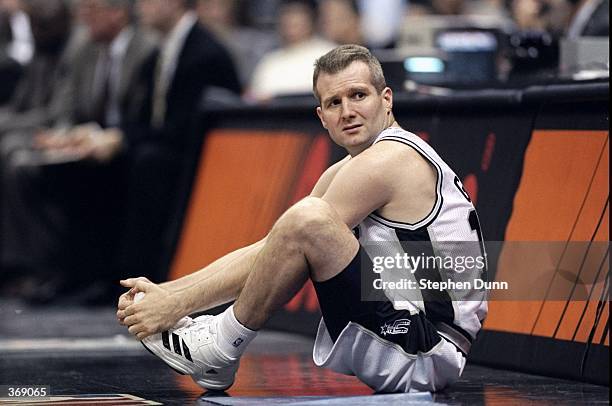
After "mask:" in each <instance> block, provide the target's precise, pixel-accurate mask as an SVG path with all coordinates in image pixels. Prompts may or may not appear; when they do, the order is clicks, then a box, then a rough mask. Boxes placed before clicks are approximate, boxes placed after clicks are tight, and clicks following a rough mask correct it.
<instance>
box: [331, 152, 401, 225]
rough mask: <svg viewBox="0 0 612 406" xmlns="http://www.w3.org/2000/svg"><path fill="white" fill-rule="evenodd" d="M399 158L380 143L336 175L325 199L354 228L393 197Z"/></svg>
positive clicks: (353, 160)
mask: <svg viewBox="0 0 612 406" xmlns="http://www.w3.org/2000/svg"><path fill="white" fill-rule="evenodd" d="M396 160H397V157H396V156H395V153H394V150H393V149H392V148H390V146H389V145H382V143H381V144H376V145H374V146H372V147H370V148H369V149H368V150H366V151H364V152H362V153H361V154H359V155H358V156H356V157H353V158H351V159H350V160H348V161H347V162H346V163H345V164H344V165H343V166H342V167H341V168H340V169H339V170H338V172H337V173H336V174H335V176H334V177H333V179H332V181H331V182H330V184H329V186H328V187H327V189H326V190H325V193H324V194H323V196H322V199H323V200H325V201H326V202H327V203H329V204H330V205H331V206H332V207H333V208H334V209H335V210H336V212H338V214H339V215H340V218H341V219H342V221H343V222H344V223H345V224H346V225H347V226H348V227H349V228H351V229H352V228H354V227H355V226H357V224H359V223H360V222H361V221H362V220H363V219H364V218H365V217H367V216H368V215H369V214H370V213H372V212H374V211H376V210H377V209H379V208H381V207H383V206H385V205H386V204H387V203H389V202H390V201H391V199H392V197H393V193H394V190H393V186H394V184H393V180H394V175H393V172H394V166H396V165H395V164H396Z"/></svg>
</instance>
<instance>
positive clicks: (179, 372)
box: [140, 341, 185, 375]
mask: <svg viewBox="0 0 612 406" xmlns="http://www.w3.org/2000/svg"><path fill="white" fill-rule="evenodd" d="M140 344H142V346H143V347H145V349H146V350H147V351H149V352H150V353H151V354H153V355H155V356H156V357H157V354H155V353H154V352H153V351H151V349H150V348H149V347H147V346H146V345H145V343H143V342H142V341H141V342H140ZM158 358H159V357H158ZM166 365H168V364H166ZM168 366H169V367H170V369H172V370H173V371H174V372H176V373H178V374H181V375H185V374H184V373H183V372H181V371H179V370H178V369H176V368H173V367H171V366H170V365H168Z"/></svg>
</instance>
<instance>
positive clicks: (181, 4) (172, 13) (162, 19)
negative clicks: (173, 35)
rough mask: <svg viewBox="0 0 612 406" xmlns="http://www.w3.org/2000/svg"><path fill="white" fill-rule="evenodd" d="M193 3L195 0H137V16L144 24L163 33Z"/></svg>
mask: <svg viewBox="0 0 612 406" xmlns="http://www.w3.org/2000/svg"><path fill="white" fill-rule="evenodd" d="M195 3H196V2H195V0H138V6H137V7H138V16H139V17H140V21H141V22H142V23H143V24H144V25H146V26H148V27H150V28H153V29H155V30H158V31H160V32H162V33H164V34H165V33H168V32H170V31H171V30H172V28H174V26H175V25H176V23H177V22H178V21H179V20H180V19H181V17H182V16H183V14H185V12H186V11H187V10H191V9H193V8H194V7H195Z"/></svg>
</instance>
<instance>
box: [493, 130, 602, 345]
mask: <svg viewBox="0 0 612 406" xmlns="http://www.w3.org/2000/svg"><path fill="white" fill-rule="evenodd" d="M608 172H609V146H608V132H607V131H586V130H581V131H552V130H547V131H535V132H534V133H533V136H532V139H531V142H530V144H529V147H528V149H527V152H526V156H525V164H524V169H523V175H522V178H521V183H520V185H519V188H518V191H517V193H516V196H515V199H514V208H513V212H512V217H511V218H510V222H509V224H508V227H507V229H506V237H505V239H506V241H561V242H566V241H587V242H588V241H604V242H605V241H608V240H609V233H608V227H609V225H608V216H609V208H608V193H609V186H608V185H609V183H608V182H609V175H608ZM560 245H563V244H560ZM583 260H584V265H583V266H581V264H582V261H583ZM602 263H603V264H604V266H603V271H602V272H600V273H599V275H597V271H598V269H600V268H601V264H602ZM579 269H581V271H580V274H578V270H579ZM607 269H608V254H607V249H603V248H602V246H601V245H598V246H593V247H591V248H590V249H589V250H587V249H586V244H585V247H582V248H577V247H575V246H569V247H568V248H567V249H566V250H559V252H557V253H554V255H550V256H549V257H542V256H539V257H531V258H530V257H525V255H515V253H513V247H512V246H509V247H506V248H505V249H504V250H503V251H502V253H501V255H500V258H499V263H498V270H497V275H496V279H497V280H499V281H508V282H509V283H510V284H511V285H512V284H518V285H519V286H521V287H524V288H525V289H531V291H532V292H537V293H538V295H539V297H542V298H545V297H547V295H546V292H547V291H548V292H549V294H548V297H554V298H555V299H559V298H560V297H564V295H565V296H566V297H567V300H541V301H521V302H519V301H495V300H492V301H491V302H490V304H489V317H488V318H487V320H486V322H485V328H487V329H488V330H498V331H507V332H514V333H524V334H534V335H539V336H545V337H556V338H560V339H565V340H576V341H581V342H585V341H586V340H587V338H588V334H589V332H590V330H591V328H592V326H593V323H594V321H595V309H596V306H597V301H598V300H599V297H600V294H601V288H602V286H601V284H595V285H594V286H595V287H594V289H593V290H592V292H591V297H590V301H585V300H581V301H575V300H572V298H573V297H575V296H576V294H577V293H578V292H579V291H580V290H583V291H585V290H586V289H590V286H591V284H593V282H595V281H596V278H597V281H601V280H602V278H604V277H605V275H606V270H607ZM576 280H578V283H575V281H576ZM553 292H554V295H553V294H552V293H553ZM572 292H573V293H574V294H573V295H572ZM587 293H588V291H587ZM583 297H584V296H583ZM495 298H496V296H494V295H493V296H492V299H495ZM608 307H609V303H608V302H607V301H606V310H605V312H604V314H603V315H602V316H603V317H601V320H600V322H599V324H598V325H597V326H596V327H597V328H596V335H595V337H596V340H595V342H597V343H599V341H600V339H599V338H597V337H601V334H602V333H603V329H604V326H605V324H606V323H607V319H608V318H607V314H608ZM597 334H599V336H598V335H597ZM602 341H605V342H606V343H607V339H605V338H604V339H603V340H602Z"/></svg>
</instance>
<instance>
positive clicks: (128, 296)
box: [117, 276, 153, 326]
mask: <svg viewBox="0 0 612 406" xmlns="http://www.w3.org/2000/svg"><path fill="white" fill-rule="evenodd" d="M128 281H136V282H138V281H143V282H149V283H153V282H151V281H150V280H149V279H148V278H145V277H144V276H141V277H139V278H131V279H128ZM136 293H137V291H136V288H132V289H130V290H128V291H127V292H125V293H124V294H122V295H121V296H119V301H118V302H117V320H118V321H119V324H121V325H124V326H125V325H126V324H125V322H124V320H125V309H127V307H128V306H129V305H131V304H132V303H134V296H135V295H136Z"/></svg>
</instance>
